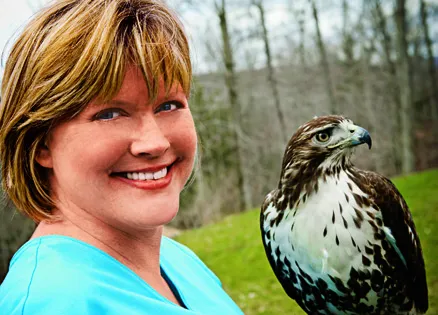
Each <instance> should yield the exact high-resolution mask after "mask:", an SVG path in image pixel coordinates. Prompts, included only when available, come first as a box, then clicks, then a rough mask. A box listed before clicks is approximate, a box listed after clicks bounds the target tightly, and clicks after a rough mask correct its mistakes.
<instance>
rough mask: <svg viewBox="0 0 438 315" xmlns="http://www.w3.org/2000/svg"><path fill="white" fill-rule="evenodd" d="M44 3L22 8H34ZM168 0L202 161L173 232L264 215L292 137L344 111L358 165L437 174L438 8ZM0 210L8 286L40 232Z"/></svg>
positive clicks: (297, 0)
mask: <svg viewBox="0 0 438 315" xmlns="http://www.w3.org/2000/svg"><path fill="white" fill-rule="evenodd" d="M2 1H3V0H2ZM47 2H48V1H44V0H28V1H27V3H26V4H27V6H28V8H30V9H31V11H33V12H35V11H36V10H38V9H39V8H40V7H41V6H43V5H45V4H46V3H47ZM168 3H169V4H170V5H171V6H172V7H173V8H174V9H175V11H176V12H177V13H178V14H179V15H180V16H181V18H182V20H183V24H184V25H185V26H186V28H187V32H188V34H189V37H190V40H191V46H192V54H193V61H194V71H195V77H194V84H193V91H192V95H191V98H190V106H191V109H192V112H193V115H194V119H195V123H196V126H197V131H198V135H199V139H200V146H199V149H200V153H201V154H200V156H201V161H200V166H199V167H198V168H197V171H196V172H195V174H194V176H193V181H191V184H190V185H188V186H187V188H186V189H185V191H184V192H183V194H182V197H181V209H180V213H179V214H178V216H177V218H176V219H175V220H174V221H173V222H172V223H171V225H172V226H173V227H177V228H179V229H191V228H196V227H200V226H203V225H205V224H208V223H211V222H214V221H217V220H219V219H220V218H222V217H224V216H225V215H228V214H231V213H236V212H243V211H246V210H248V209H251V208H254V207H258V206H259V205H260V204H261V202H262V200H263V199H264V196H265V195H266V194H267V193H268V192H269V191H271V190H272V189H274V188H275V187H276V185H277V183H278V178H279V174H280V167H281V160H282V156H283V152H284V150H285V147H286V144H287V141H288V139H289V138H290V137H291V136H292V134H293V133H294V132H295V130H296V129H297V128H298V126H300V125H301V124H303V123H304V122H306V121H308V120H310V119H311V118H313V117H314V116H320V115H325V114H333V113H335V114H342V115H345V116H347V117H349V118H351V119H352V120H353V121H354V122H355V123H356V124H357V125H360V126H362V127H364V128H366V129H367V130H368V131H369V132H370V133H371V136H372V138H373V148H372V150H371V151H368V150H367V149H366V148H359V149H358V152H357V153H356V155H355V158H354V162H355V164H356V165H357V166H359V167H362V168H365V169H369V170H374V171H377V172H379V173H382V174H384V175H386V176H395V175H402V174H408V173H412V172H415V171H419V170H425V169H428V168H434V167H438V83H437V82H438V80H437V76H438V2H437V1H436V0H434V1H433V0H428V1H426V0H350V1H348V0H294V1H286V0H172V1H170V0H169V1H168ZM2 10H3V9H2ZM18 32H19V30H18V31H17V32H16V33H18ZM12 36H16V34H15V35H12V34H11V37H12ZM11 41H12V40H11ZM9 45H10V43H9ZM1 48H2V49H3V48H4V55H3V58H2V60H3V62H4V59H5V56H7V51H8V47H7V45H6V46H5V47H1ZM0 97H1V95H0ZM0 207H1V209H0V282H1V280H2V279H3V277H4V275H5V273H6V271H7V266H8V262H9V260H10V258H11V257H12V255H13V253H14V252H15V251H16V249H17V248H18V247H19V246H21V244H22V243H23V242H25V241H26V239H27V238H28V237H29V235H30V234H31V233H32V231H33V228H34V224H33V222H31V221H29V220H27V219H25V218H24V217H22V216H21V215H20V214H19V213H18V212H17V211H16V209H14V207H13V206H12V205H11V204H10V203H8V202H7V199H3V203H2V204H1V205H0Z"/></svg>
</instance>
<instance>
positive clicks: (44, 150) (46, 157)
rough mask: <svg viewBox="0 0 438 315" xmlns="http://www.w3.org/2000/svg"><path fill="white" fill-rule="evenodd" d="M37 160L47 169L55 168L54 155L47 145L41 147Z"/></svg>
mask: <svg viewBox="0 0 438 315" xmlns="http://www.w3.org/2000/svg"><path fill="white" fill-rule="evenodd" d="M35 160H36V161H37V163H38V164H39V165H41V166H42V167H46V168H52V167H53V161H52V155H51V153H50V149H49V147H48V146H47V144H45V143H43V144H41V145H40V147H39V149H38V152H37V154H36V157H35Z"/></svg>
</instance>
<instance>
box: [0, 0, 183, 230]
mask: <svg viewBox="0 0 438 315" xmlns="http://www.w3.org/2000/svg"><path fill="white" fill-rule="evenodd" d="M133 64H134V65H137V66H138V67H139V68H140V69H141V71H142V73H143V76H144V78H145V81H146V83H147V87H148V91H149V96H150V98H151V99H152V100H153V99H155V98H156V97H157V94H158V87H159V81H160V80H161V79H164V84H165V88H166V90H167V91H169V90H170V88H171V87H172V85H173V84H175V83H179V84H180V85H181V87H182V89H183V90H184V92H185V93H186V95H187V96H188V95H189V92H190V84H191V76H192V70H191V63H190V57H189V48H188V43H187V38H186V36H185V33H184V30H183V28H182V26H181V23H180V22H179V20H178V18H177V17H176V16H175V14H173V13H172V12H171V11H170V10H169V9H168V8H167V7H166V6H165V4H164V3H163V2H161V1H159V0H60V1H56V2H55V3H53V4H52V5H51V6H49V7H47V8H46V9H44V10H42V11H41V12H40V13H39V14H37V15H36V16H35V17H34V18H33V20H32V21H31V22H30V23H29V24H28V25H27V27H26V28H25V29H24V31H23V33H22V34H21V36H20V37H19V38H18V40H17V41H16V43H15V44H14V46H13V48H12V50H11V53H10V55H9V58H8V60H7V63H6V67H5V72H4V76H3V83H2V90H1V95H2V99H1V102H2V104H1V108H0V158H1V161H0V163H1V168H2V169H1V172H2V185H3V189H4V190H5V192H6V193H7V194H8V196H9V198H10V199H11V200H12V201H13V202H14V204H15V205H16V207H17V208H18V209H19V210H21V211H22V212H24V213H25V214H26V215H28V216H29V217H30V218H32V219H33V220H34V221H36V222H39V221H41V220H50V219H53V217H52V214H51V210H52V209H53V207H54V201H53V200H52V198H51V196H50V187H49V184H48V180H47V172H46V170H45V169H44V168H42V167H41V166H40V165H39V164H37V163H36V161H35V157H36V155H37V153H38V152H39V148H41V146H44V142H45V139H46V137H47V135H48V133H49V131H50V129H51V128H52V127H53V126H55V125H57V124H59V123H60V122H62V121H65V120H68V119H71V118H72V117H74V116H75V115H77V114H78V113H79V112H81V111H82V109H83V108H84V107H85V106H86V105H87V104H88V103H90V102H91V101H92V100H93V99H95V98H98V99H101V100H103V101H105V100H109V99H111V98H113V97H114V96H115V94H116V93H117V91H118V90H119V89H120V87H121V84H122V82H123V78H124V75H125V70H126V68H127V67H128V66H129V65H133Z"/></svg>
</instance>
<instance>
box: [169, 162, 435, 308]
mask: <svg viewBox="0 0 438 315" xmlns="http://www.w3.org/2000/svg"><path fill="white" fill-rule="evenodd" d="M393 182H394V183H395V184H396V186H397V187H398V189H399V190H400V192H401V193H402V194H403V196H404V197H405V199H406V202H407V203H408V205H409V207H410V209H411V212H412V215H413V217H414V220H415V224H416V227H417V231H418V234H419V235H420V240H421V244H422V246H423V252H424V258H425V263H426V269H427V280H428V285H429V311H428V314H437V313H438V297H437V295H438V262H437V256H436V255H437V253H438V233H437V225H438V170H432V171H427V172H423V173H417V174H413V175H411V176H406V177H399V178H394V179H393ZM177 240H178V241H180V242H181V243H183V244H186V245H187V246H189V247H190V248H191V249H192V250H194V251H195V252H196V253H197V254H198V255H199V257H201V259H202V260H203V261H204V262H205V263H206V264H207V265H208V266H209V267H210V268H211V269H212V270H213V271H214V272H215V273H216V275H217V276H218V277H219V278H220V279H221V281H222V284H223V286H224V288H225V290H226V291H227V292H228V293H229V294H230V295H231V297H232V298H233V299H234V301H235V302H236V303H237V304H238V305H239V306H240V307H241V308H242V310H243V311H244V313H245V314H249V315H250V314H304V312H303V311H301V309H300V307H299V306H298V305H297V304H296V303H295V302H294V301H293V300H291V299H289V298H288V296H287V295H286V294H285V293H284V291H283V289H282V288H281V286H280V284H279V283H278V282H277V280H276V278H275V276H274V274H273V272H272V270H271V268H270V266H269V263H268V261H267V259H266V256H265V253H264V250H263V245H262V243H261V237H260V231H259V210H258V209H254V210H252V211H248V212H245V213H242V214H239V215H233V216H229V217H227V218H225V219H224V220H222V221H221V222H218V223H216V224H212V225H209V226H206V227H203V228H201V229H197V230H192V231H187V232H185V233H183V234H181V235H180V236H178V238H177Z"/></svg>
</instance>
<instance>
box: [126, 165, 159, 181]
mask: <svg viewBox="0 0 438 315" xmlns="http://www.w3.org/2000/svg"><path fill="white" fill-rule="evenodd" d="M166 175H167V168H166V167H165V168H163V169H162V170H159V171H158V172H155V173H152V172H131V173H126V177H128V179H133V180H152V179H160V178H163V177H165V176H166Z"/></svg>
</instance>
